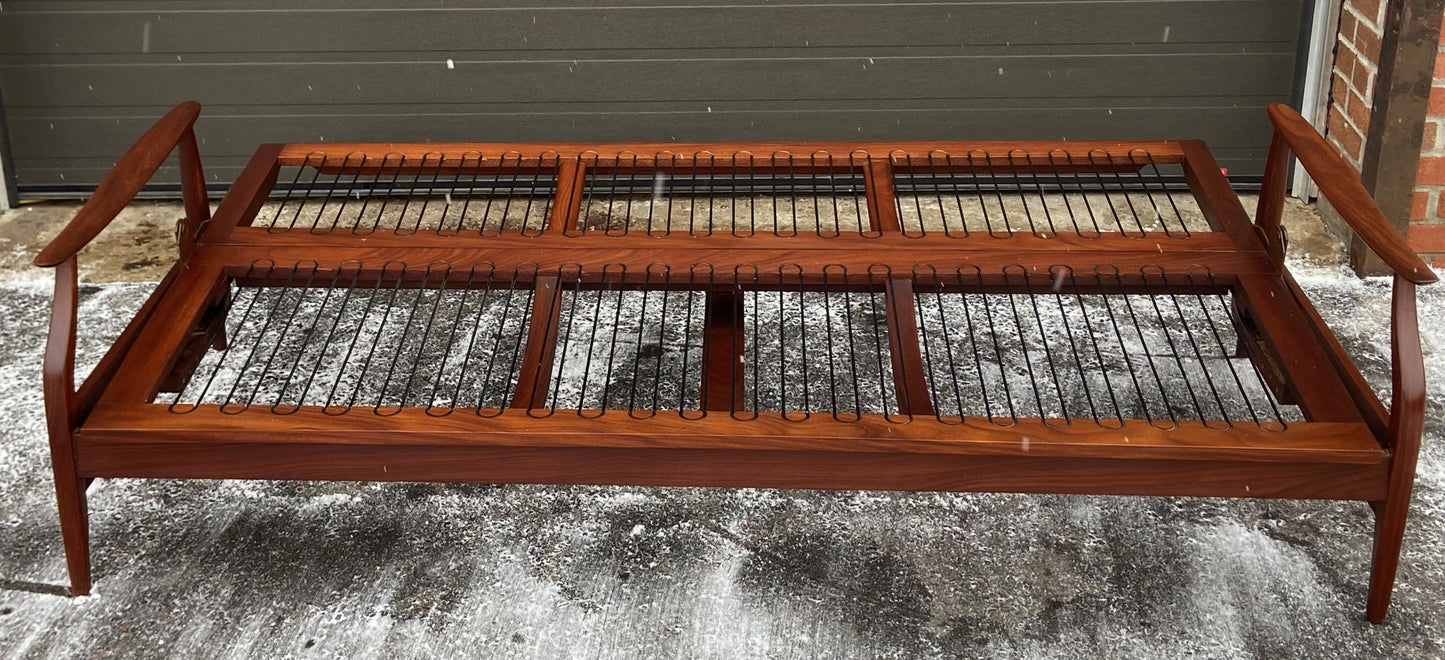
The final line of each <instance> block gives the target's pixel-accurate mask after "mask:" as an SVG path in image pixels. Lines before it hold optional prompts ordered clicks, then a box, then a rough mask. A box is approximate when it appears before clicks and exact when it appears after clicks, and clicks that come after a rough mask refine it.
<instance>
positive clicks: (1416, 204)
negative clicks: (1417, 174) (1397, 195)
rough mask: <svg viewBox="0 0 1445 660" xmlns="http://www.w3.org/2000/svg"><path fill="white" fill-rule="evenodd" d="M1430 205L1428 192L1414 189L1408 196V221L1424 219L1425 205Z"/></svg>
mask: <svg viewBox="0 0 1445 660" xmlns="http://www.w3.org/2000/svg"><path fill="white" fill-rule="evenodd" d="M1429 205H1430V193H1427V192H1425V191H1423V190H1416V191H1415V194H1413V195H1411V196H1410V221H1411V222H1414V221H1416V220H1424V219H1425V207H1427V206H1429Z"/></svg>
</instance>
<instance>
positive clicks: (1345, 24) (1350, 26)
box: [1340, 11, 1359, 50]
mask: <svg viewBox="0 0 1445 660" xmlns="http://www.w3.org/2000/svg"><path fill="white" fill-rule="evenodd" d="M1358 24H1359V21H1357V20H1355V15H1354V14H1351V13H1350V12H1348V11H1342V12H1340V43H1346V44H1352V43H1355V27H1356V26H1357V25H1358ZM1340 50H1344V49H1343V48H1341V49H1340Z"/></svg>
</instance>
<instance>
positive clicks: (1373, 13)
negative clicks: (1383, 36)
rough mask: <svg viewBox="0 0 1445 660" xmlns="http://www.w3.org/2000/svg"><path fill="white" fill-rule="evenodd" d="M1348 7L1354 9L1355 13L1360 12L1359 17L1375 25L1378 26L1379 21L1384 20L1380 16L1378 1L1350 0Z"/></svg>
mask: <svg viewBox="0 0 1445 660" xmlns="http://www.w3.org/2000/svg"><path fill="white" fill-rule="evenodd" d="M1350 5H1351V6H1353V7H1354V8H1355V11H1357V12H1360V16H1361V17H1363V18H1364V19H1365V20H1367V21H1369V22H1371V23H1374V24H1375V25H1379V24H1380V20H1381V19H1383V18H1384V16H1382V15H1381V14H1380V9H1381V6H1380V5H1381V3H1380V0H1350ZM1345 13H1346V14H1348V13H1349V12H1345Z"/></svg>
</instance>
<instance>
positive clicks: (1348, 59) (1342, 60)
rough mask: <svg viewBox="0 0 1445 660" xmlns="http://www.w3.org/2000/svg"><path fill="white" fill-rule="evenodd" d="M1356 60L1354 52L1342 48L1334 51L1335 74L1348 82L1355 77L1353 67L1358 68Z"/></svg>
mask: <svg viewBox="0 0 1445 660" xmlns="http://www.w3.org/2000/svg"><path fill="white" fill-rule="evenodd" d="M1358 59H1359V58H1358V56H1356V55H1355V51H1353V50H1350V49H1348V48H1345V47H1343V46H1341V47H1340V48H1338V49H1336V51H1335V74H1337V75H1339V76H1342V77H1344V79H1345V80H1349V79H1351V78H1353V77H1355V67H1356V66H1359V65H1358V64H1356V63H1355V62H1356V61H1357V60H1358Z"/></svg>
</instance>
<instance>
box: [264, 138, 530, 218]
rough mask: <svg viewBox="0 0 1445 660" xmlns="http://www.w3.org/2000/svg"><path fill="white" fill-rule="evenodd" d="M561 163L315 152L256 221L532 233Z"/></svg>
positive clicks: (462, 156)
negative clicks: (277, 198) (279, 197)
mask: <svg viewBox="0 0 1445 660" xmlns="http://www.w3.org/2000/svg"><path fill="white" fill-rule="evenodd" d="M557 167H558V159H557V156H556V154H543V155H542V156H540V157H523V156H522V155H521V154H518V153H509V154H504V155H502V156H501V157H497V158H486V157H483V156H482V155H481V154H479V153H476V152H470V153H465V154H460V155H453V154H442V153H428V154H424V155H422V156H420V157H416V156H412V157H408V156H405V155H402V154H394V153H393V154H386V155H385V156H381V157H375V156H368V155H366V154H362V153H351V154H346V155H338V154H326V153H316V154H312V155H310V156H308V157H307V159H306V164H305V165H304V166H302V167H295V168H285V169H289V170H291V171H289V172H287V171H284V170H283V172H282V174H281V176H280V177H279V178H278V180H279V181H282V182H288V181H289V185H285V186H284V187H285V192H284V194H283V196H282V198H281V199H280V200H278V201H273V202H271V203H269V204H267V205H266V206H265V207H263V208H262V210H261V211H260V212H259V213H258V214H257V218H256V220H255V222H254V223H253V224H255V225H257V226H264V227H266V228H267V231H269V232H273V233H279V232H286V231H296V230H305V231H307V232H309V233H313V234H325V233H330V232H334V231H349V232H351V233H353V234H372V233H377V232H388V233H395V234H402V235H405V234H413V233H417V232H437V233H439V234H442V235H458V234H462V233H479V234H481V235H484V236H494V235H498V234H502V233H520V234H523V235H535V234H538V233H540V232H541V231H542V230H543V228H544V227H546V223H547V219H548V217H549V215H550V212H551V208H552V200H553V197H554V195H555V193H556V190H557V181H556V173H557ZM348 172H349V173H348ZM288 174H289V176H287V175H288Z"/></svg>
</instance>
